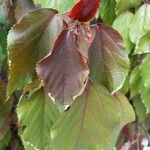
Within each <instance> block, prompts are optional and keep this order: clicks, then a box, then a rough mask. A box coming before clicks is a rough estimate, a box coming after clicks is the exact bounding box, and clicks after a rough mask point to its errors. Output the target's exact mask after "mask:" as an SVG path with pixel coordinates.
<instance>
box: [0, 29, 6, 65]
mask: <svg viewBox="0 0 150 150" xmlns="http://www.w3.org/2000/svg"><path fill="white" fill-rule="evenodd" d="M6 47H7V31H6V30H4V29H0V67H1V66H2V63H3V61H4V59H5V58H6V53H7V51H6Z"/></svg>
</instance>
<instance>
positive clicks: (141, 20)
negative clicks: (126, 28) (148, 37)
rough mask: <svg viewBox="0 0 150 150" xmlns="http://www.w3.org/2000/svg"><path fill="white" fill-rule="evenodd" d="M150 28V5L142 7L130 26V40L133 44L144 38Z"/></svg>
mask: <svg viewBox="0 0 150 150" xmlns="http://www.w3.org/2000/svg"><path fill="white" fill-rule="evenodd" d="M149 26H150V5H149V4H145V5H142V6H141V7H140V8H139V9H138V11H137V12H136V14H135V16H134V17H133V19H132V21H131V25H130V32H129V35H130V38H131V41H132V42H133V43H136V42H137V40H138V39H139V38H140V37H141V36H143V35H144V34H145V33H146V32H147V31H148V29H149Z"/></svg>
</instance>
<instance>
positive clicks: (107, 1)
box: [100, 0, 116, 25]
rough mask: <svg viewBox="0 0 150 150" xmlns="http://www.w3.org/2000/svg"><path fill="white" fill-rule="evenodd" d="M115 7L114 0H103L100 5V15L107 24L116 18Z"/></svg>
mask: <svg viewBox="0 0 150 150" xmlns="http://www.w3.org/2000/svg"><path fill="white" fill-rule="evenodd" d="M115 7H116V2H115V0H104V1H102V4H101V6H100V16H101V18H102V20H103V21H104V22H105V23H107V24H108V25H111V24H112V23H113V21H114V19H115V18H116V12H115Z"/></svg>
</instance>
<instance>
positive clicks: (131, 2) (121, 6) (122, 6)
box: [116, 0, 141, 14]
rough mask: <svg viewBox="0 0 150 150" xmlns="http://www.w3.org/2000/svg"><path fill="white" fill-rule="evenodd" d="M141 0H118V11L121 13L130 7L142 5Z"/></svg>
mask: <svg viewBox="0 0 150 150" xmlns="http://www.w3.org/2000/svg"><path fill="white" fill-rule="evenodd" d="M140 3H141V0H128V1H127V0H116V12H117V14H121V13H122V12H125V11H126V10H128V9H130V8H135V7H137V6H138V5H140Z"/></svg>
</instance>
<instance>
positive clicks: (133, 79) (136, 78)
mask: <svg viewBox="0 0 150 150" xmlns="http://www.w3.org/2000/svg"><path fill="white" fill-rule="evenodd" d="M129 83H130V94H131V96H130V97H131V98H132V97H134V96H136V95H137V94H138V93H139V92H140V89H141V87H142V86H143V83H142V78H141V74H140V69H139V66H136V67H135V68H134V69H133V70H132V72H131V74H130V80H129Z"/></svg>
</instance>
